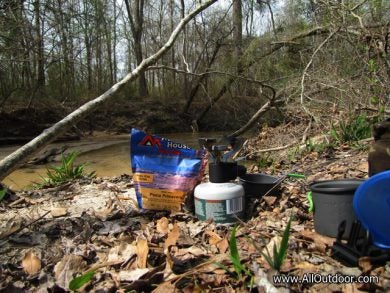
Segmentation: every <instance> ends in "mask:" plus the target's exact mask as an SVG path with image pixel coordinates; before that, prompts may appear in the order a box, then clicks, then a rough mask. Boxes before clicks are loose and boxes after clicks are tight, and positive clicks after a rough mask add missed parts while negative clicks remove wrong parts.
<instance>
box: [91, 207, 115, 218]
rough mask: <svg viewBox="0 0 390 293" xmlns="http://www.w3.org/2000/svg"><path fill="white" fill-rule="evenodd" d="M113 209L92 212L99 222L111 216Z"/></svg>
mask: <svg viewBox="0 0 390 293" xmlns="http://www.w3.org/2000/svg"><path fill="white" fill-rule="evenodd" d="M113 209H114V207H113V206H110V207H108V208H104V209H99V210H97V211H93V214H94V215H95V217H96V218H98V219H99V220H101V221H105V220H107V218H108V216H109V215H111V213H112V211H113Z"/></svg>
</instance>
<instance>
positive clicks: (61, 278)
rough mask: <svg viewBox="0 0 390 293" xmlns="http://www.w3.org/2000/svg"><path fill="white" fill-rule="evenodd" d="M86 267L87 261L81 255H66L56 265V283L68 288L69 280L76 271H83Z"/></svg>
mask: <svg viewBox="0 0 390 293" xmlns="http://www.w3.org/2000/svg"><path fill="white" fill-rule="evenodd" d="M85 269H86V262H85V261H84V260H83V258H82V257H81V256H79V255H74V254H69V255H64V257H63V258H62V260H61V261H59V262H58V263H57V264H56V265H55V267H54V276H55V279H56V284H57V285H59V286H60V287H62V288H65V289H68V288H69V282H70V281H71V280H72V279H73V278H74V275H75V274H76V273H81V272H83V271H84V270H85Z"/></svg>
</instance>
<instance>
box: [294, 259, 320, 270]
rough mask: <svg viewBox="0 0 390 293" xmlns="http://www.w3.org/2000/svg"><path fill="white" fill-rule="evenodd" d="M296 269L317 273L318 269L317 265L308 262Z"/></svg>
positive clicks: (295, 267) (297, 266)
mask: <svg viewBox="0 0 390 293" xmlns="http://www.w3.org/2000/svg"><path fill="white" fill-rule="evenodd" d="M294 269H300V270H304V271H309V272H315V271H317V269H318V266H317V265H313V264H312V263H309V262H307V261H303V262H300V263H298V264H296V265H295V266H294Z"/></svg>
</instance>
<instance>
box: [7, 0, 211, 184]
mask: <svg viewBox="0 0 390 293" xmlns="http://www.w3.org/2000/svg"><path fill="white" fill-rule="evenodd" d="M216 1H217V0H209V1H205V2H203V4H201V5H198V7H197V8H196V9H195V10H193V11H192V12H191V13H190V14H188V15H187V16H186V17H185V18H183V19H182V20H181V21H180V23H179V24H178V25H177V26H176V28H175V30H174V31H173V32H172V34H171V35H170V37H169V39H168V41H167V42H166V43H165V44H164V46H162V47H161V48H160V49H159V50H158V51H157V52H156V53H155V54H153V55H151V56H150V57H148V58H146V59H144V60H143V61H142V62H141V63H140V64H139V65H138V66H137V67H136V68H135V69H134V70H133V71H132V72H131V73H129V74H128V75H126V76H125V77H124V78H123V79H122V80H121V81H119V82H118V83H116V84H114V85H113V86H112V87H111V88H110V89H108V90H107V91H106V92H105V93H103V94H102V95H101V96H99V97H97V98H95V99H94V100H91V101H89V102H87V103H86V104H84V105H83V106H81V107H80V108H78V109H77V110H75V111H74V112H72V113H71V114H69V115H68V116H66V117H65V118H64V119H62V120H61V121H59V122H57V123H56V124H54V125H53V126H52V127H50V128H48V129H46V130H44V131H43V132H42V134H40V135H39V136H37V137H36V138H34V139H33V140H32V141H30V142H29V143H27V144H25V145H24V146H22V147H21V148H19V149H17V150H16V151H15V152H13V153H12V154H10V155H9V156H7V157H6V158H4V159H3V160H1V161H0V180H2V179H4V177H5V176H7V175H8V174H9V173H10V172H11V171H12V170H14V169H16V168H17V166H18V164H19V163H21V162H23V161H25V160H26V159H27V158H28V157H29V156H31V155H33V154H34V153H36V152H38V151H39V150H40V149H42V148H43V147H45V146H46V145H47V144H48V143H50V142H51V141H52V140H54V139H55V138H56V137H57V136H58V135H60V134H61V133H63V132H64V131H66V130H67V129H68V128H70V127H71V126H72V125H74V124H75V123H76V122H77V121H79V120H80V119H82V118H85V116H87V115H88V114H90V113H91V112H93V111H94V110H96V109H97V108H98V107H99V106H101V105H102V104H103V103H105V102H106V101H107V100H109V99H111V98H112V97H113V95H114V94H115V93H116V92H118V91H119V90H120V89H121V88H122V87H123V86H124V85H125V84H127V83H128V82H131V81H133V80H134V79H136V78H137V77H139V75H140V72H141V71H144V70H145V69H146V68H147V67H149V66H151V65H152V64H154V63H156V62H157V61H158V60H159V59H160V58H161V57H162V55H163V54H165V53H166V52H167V51H168V50H169V49H170V48H171V47H172V45H173V44H174V42H175V40H176V38H177V36H178V35H179V33H180V32H181V31H182V29H183V27H184V26H185V25H186V24H187V23H188V22H189V21H190V20H191V19H193V18H194V17H195V16H196V15H197V14H199V13H200V12H201V11H203V10H204V9H206V8H207V7H209V6H210V5H212V4H213V3H215V2H216Z"/></svg>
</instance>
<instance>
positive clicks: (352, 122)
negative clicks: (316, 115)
mask: <svg viewBox="0 0 390 293" xmlns="http://www.w3.org/2000/svg"><path fill="white" fill-rule="evenodd" d="M331 136H332V137H333V139H335V140H336V141H337V142H340V143H345V142H347V143H355V142H358V141H360V140H362V139H365V138H368V137H370V136H371V125H370V123H369V122H368V121H367V119H366V117H365V116H361V115H360V116H357V117H352V118H349V119H347V120H346V121H343V120H342V121H340V123H339V125H338V126H337V127H336V126H334V125H333V126H332V130H331Z"/></svg>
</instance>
